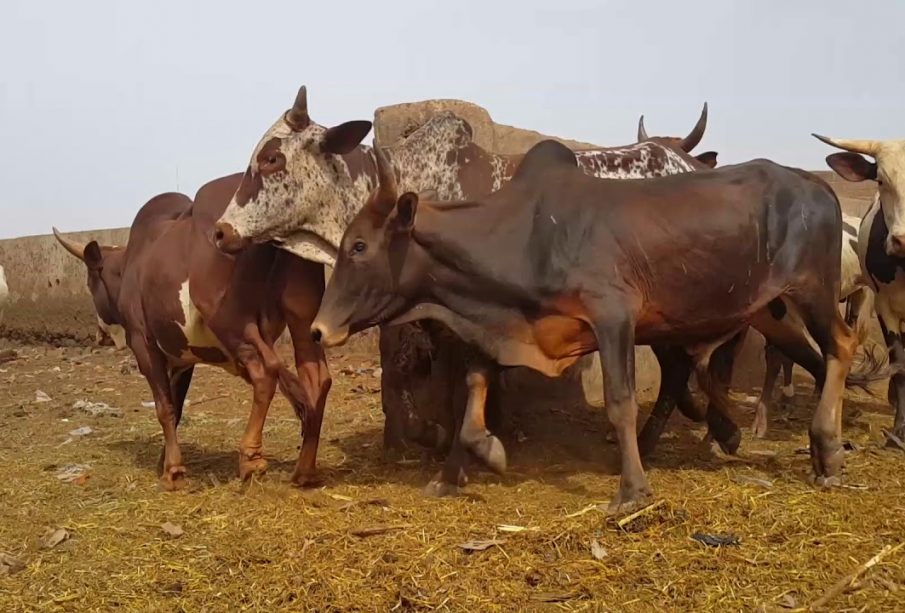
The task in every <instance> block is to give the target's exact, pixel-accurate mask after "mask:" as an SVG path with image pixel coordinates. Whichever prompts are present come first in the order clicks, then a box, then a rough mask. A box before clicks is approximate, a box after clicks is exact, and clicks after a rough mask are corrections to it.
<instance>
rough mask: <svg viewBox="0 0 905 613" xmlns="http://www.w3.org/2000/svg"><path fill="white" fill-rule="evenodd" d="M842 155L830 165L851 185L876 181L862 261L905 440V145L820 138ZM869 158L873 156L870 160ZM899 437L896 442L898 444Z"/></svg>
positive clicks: (864, 226) (898, 434) (898, 431)
mask: <svg viewBox="0 0 905 613" xmlns="http://www.w3.org/2000/svg"><path fill="white" fill-rule="evenodd" d="M814 136H815V137H817V138H818V139H820V140H821V141H823V142H825V143H827V144H828V145H832V146H833V147H837V148H839V149H842V150H843V152H842V153H833V154H831V155H829V156H827V158H826V163H827V164H828V165H829V167H830V168H832V169H833V170H834V171H836V174H838V175H839V176H840V177H842V178H843V179H845V180H847V181H856V182H857V181H875V182H876V184H877V193H876V196H875V197H874V201H873V203H872V204H871V206H870V208H869V209H868V210H867V213H865V215H864V217H863V218H862V220H861V227H860V232H859V234H860V237H861V239H860V240H859V241H858V259H859V261H860V265H861V272H862V274H863V276H864V281H865V282H866V283H867V284H868V286H869V287H870V288H871V289H872V290H873V291H874V293H875V308H876V312H877V316H878V318H879V320H880V328H881V329H882V331H883V337H884V339H885V340H886V344H887V346H888V347H889V349H890V362H891V368H890V372H891V374H892V378H891V379H890V381H889V402H890V404H892V405H893V406H894V407H895V412H896V416H895V421H894V423H893V429H892V432H891V436H890V439H891V440H892V441H895V439H896V438H897V439H898V440H899V441H901V440H903V439H905V344H903V335H905V140H892V141H875V140H848V139H840V138H828V137H825V136H819V135H817V134H815V135H814ZM864 156H867V158H871V159H867V158H865V157H864ZM894 437H895V438H894Z"/></svg>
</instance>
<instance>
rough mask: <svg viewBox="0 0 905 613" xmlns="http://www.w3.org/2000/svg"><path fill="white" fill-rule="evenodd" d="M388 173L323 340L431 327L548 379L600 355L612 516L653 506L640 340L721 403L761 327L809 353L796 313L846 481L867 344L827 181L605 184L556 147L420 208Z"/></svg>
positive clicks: (355, 241)
mask: <svg viewBox="0 0 905 613" xmlns="http://www.w3.org/2000/svg"><path fill="white" fill-rule="evenodd" d="M378 159H379V160H380V159H381V158H380V157H378ZM381 166H382V167H383V168H382V171H381V173H380V174H381V178H382V180H381V185H380V188H379V189H378V190H375V192H374V194H373V195H372V196H371V198H370V200H369V202H368V204H367V205H366V206H365V207H364V208H363V209H362V210H361V212H360V213H359V214H358V215H357V216H356V218H355V220H354V221H353V222H352V224H351V225H350V226H349V228H348V229H347V231H346V232H345V234H344V236H343V239H342V242H341V244H340V249H339V256H338V258H337V264H336V269H335V270H334V273H333V276H332V277H331V279H330V283H329V284H328V286H327V291H326V293H325V294H324V299H323V302H322V303H321V307H320V310H319V311H318V315H317V318H316V319H315V322H314V324H313V326H312V337H313V338H315V339H316V340H319V341H320V342H322V343H323V344H325V345H327V346H333V345H338V344H341V343H343V342H345V341H346V340H347V339H348V337H349V335H350V334H353V333H355V332H358V331H360V330H363V329H365V328H368V327H370V326H373V325H379V324H383V323H390V322H397V323H401V322H405V321H409V320H414V319H424V318H428V319H436V320H438V321H442V322H443V323H444V324H445V325H446V326H448V327H449V328H450V329H451V330H453V331H454V332H455V333H456V334H457V335H459V336H460V337H462V338H463V340H465V341H467V342H469V343H473V344H475V345H476V346H478V347H480V348H481V350H483V351H484V352H485V353H486V354H487V355H488V356H490V357H492V358H493V359H494V360H496V361H497V362H498V363H500V364H502V365H505V366H529V367H531V368H533V369H535V370H538V371H540V372H543V373H545V374H547V375H549V376H555V375H559V374H561V373H562V372H563V370H564V369H565V368H566V367H568V366H569V365H570V364H572V363H574V361H575V360H576V359H577V358H578V357H579V356H581V355H583V354H586V353H590V352H592V351H595V350H598V351H599V352H600V356H601V362H602V364H603V370H604V377H605V380H606V384H605V393H606V406H607V413H608V415H609V417H610V421H611V422H612V423H613V426H614V427H615V429H616V433H617V436H618V439H619V446H620V450H621V458H622V477H621V482H620V487H619V491H618V493H617V494H616V496H615V497H614V498H613V501H612V503H611V505H610V507H611V509H612V510H613V511H617V512H618V511H626V510H629V509H631V508H633V507H635V506H637V505H639V504H642V503H644V502H645V500H646V499H647V498H648V497H649V495H650V488H649V486H648V483H647V479H646V477H645V475H644V470H643V468H642V465H641V460H640V455H639V453H638V446H637V440H636V432H635V421H636V417H637V405H636V403H635V395H634V369H633V354H634V345H635V344H636V343H666V344H668V345H673V346H675V345H681V346H684V347H686V349H687V350H688V351H689V353H690V354H691V355H693V356H694V358H695V364H696V369H697V372H698V375H699V380H700V381H701V383H702V385H703V386H704V387H705V388H706V389H707V390H708V391H710V392H711V393H715V392H716V390H715V389H714V387H713V385H712V383H713V382H712V381H711V378H710V376H709V375H710V369H709V361H710V358H711V355H712V354H713V352H714V350H715V349H716V348H717V347H720V346H721V345H724V343H725V341H726V340H727V339H729V338H732V337H734V336H736V335H738V334H739V333H740V331H743V330H744V329H745V328H746V327H747V326H748V325H749V324H750V325H753V326H754V327H755V328H757V329H758V330H760V331H761V332H762V333H763V334H764V335H765V336H766V337H767V338H768V339H769V340H770V341H771V342H773V343H774V344H775V345H777V346H779V347H781V348H783V350H784V351H787V352H788V353H789V354H790V355H797V354H798V353H800V352H808V351H810V347H809V345H808V340H807V339H806V338H802V337H801V335H799V334H797V330H796V329H795V327H794V326H789V325H787V323H788V319H789V318H788V317H786V313H787V312H788V311H790V310H791V311H793V312H795V313H796V314H800V315H801V317H802V319H803V320H804V321H805V322H806V323H807V326H808V331H809V332H810V334H811V336H812V337H813V338H814V339H815V340H816V341H817V343H818V345H819V347H820V349H821V352H822V353H823V357H824V359H825V361H826V373H825V374H826V378H825V384H824V386H823V391H822V394H821V397H820V401H819V403H818V406H817V411H816V412H815V415H814V419H813V423H812V424H811V429H810V437H811V458H812V465H813V470H814V476H815V478H816V480H817V481H818V483H822V484H829V483H832V482H835V481H837V480H838V473H839V471H840V469H841V467H842V464H843V458H844V451H843V449H842V445H841V404H842V391H843V389H844V384H845V376H846V374H847V373H848V370H849V367H850V365H851V360H852V354H853V351H854V347H855V344H856V339H855V338H854V334H853V333H852V331H851V330H850V329H849V328H848V326H846V325H845V322H844V321H843V319H842V317H841V315H840V314H839V312H838V310H837V308H836V304H837V302H838V297H839V267H840V261H839V257H838V255H837V254H838V253H839V251H840V245H839V242H840V236H841V231H840V227H841V223H842V221H841V211H840V206H839V202H838V200H837V199H836V196H835V194H834V193H833V191H832V189H830V188H829V186H828V185H827V184H826V183H824V182H822V181H820V180H819V179H817V178H816V177H814V176H812V175H809V174H807V173H804V172H802V171H798V170H793V169H787V168H784V167H782V166H779V165H776V164H774V163H772V162H769V161H765V160H759V161H754V162H749V163H747V164H741V165H738V166H732V167H727V168H723V169H721V170H712V171H708V172H702V173H688V174H684V175H677V176H672V177H664V178H660V179H651V180H647V181H630V182H623V181H606V180H599V179H595V178H592V177H588V176H587V175H586V174H584V173H583V172H581V171H580V170H579V169H578V168H577V167H576V156H575V154H574V153H573V152H571V151H570V150H569V149H567V148H566V147H564V146H562V145H561V144H559V143H556V142H555V141H544V142H542V143H540V144H538V145H536V146H535V147H534V148H532V150H531V151H529V153H528V154H527V155H526V156H525V158H524V160H523V161H522V163H521V164H520V166H519V169H518V171H517V172H516V174H515V176H514V177H513V179H512V181H511V182H510V183H508V184H506V185H505V186H503V187H502V188H501V189H500V190H499V191H497V192H496V193H494V194H492V195H490V196H487V197H484V198H481V199H480V200H473V201H459V202H447V203H433V202H424V203H421V204H420V206H419V198H418V196H417V194H414V193H412V192H407V193H404V194H402V196H398V197H397V189H396V185H395V178H394V175H393V172H392V171H391V170H389V169H388V166H389V165H388V164H387V163H386V162H382V163H381ZM828 245H829V246H830V249H829V250H827V248H826V247H827V246H828ZM481 377H482V373H480V372H476V371H473V372H470V373H469V378H473V379H480V378H481ZM469 408H471V407H469ZM468 418H469V416H468V415H466V420H467V419H468ZM457 440H458V439H457ZM455 477H456V476H455V475H452V476H449V478H450V480H455Z"/></svg>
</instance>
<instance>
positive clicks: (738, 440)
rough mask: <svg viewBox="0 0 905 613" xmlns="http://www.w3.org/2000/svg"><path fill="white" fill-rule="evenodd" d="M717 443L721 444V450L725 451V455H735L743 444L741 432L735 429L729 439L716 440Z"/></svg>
mask: <svg viewBox="0 0 905 613" xmlns="http://www.w3.org/2000/svg"><path fill="white" fill-rule="evenodd" d="M714 438H716V437H714ZM716 442H717V443H718V444H719V446H720V449H722V450H723V453H725V454H727V455H735V454H736V453H737V452H738V447H739V445H741V444H742V433H741V430H739V429H738V428H735V430H734V431H732V433H731V434H730V435H729V436H728V437H727V438H724V439H722V440H721V439H719V438H716Z"/></svg>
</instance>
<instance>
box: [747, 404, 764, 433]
mask: <svg viewBox="0 0 905 613" xmlns="http://www.w3.org/2000/svg"><path fill="white" fill-rule="evenodd" d="M751 434H752V435H753V436H754V438H764V437H765V436H766V435H767V409H766V407H763V408H762V405H758V407H757V410H756V411H755V413H754V423H752V424H751Z"/></svg>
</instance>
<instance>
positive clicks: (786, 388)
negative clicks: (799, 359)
mask: <svg viewBox="0 0 905 613" xmlns="http://www.w3.org/2000/svg"><path fill="white" fill-rule="evenodd" d="M779 360H780V363H781V364H782V401H783V404H785V403H787V402H791V401H792V398H794V397H795V384H794V383H793V382H792V370H793V369H794V368H795V362H794V361H793V360H792V358H790V357H787V356H786V355H785V354H783V353H782V352H779Z"/></svg>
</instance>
